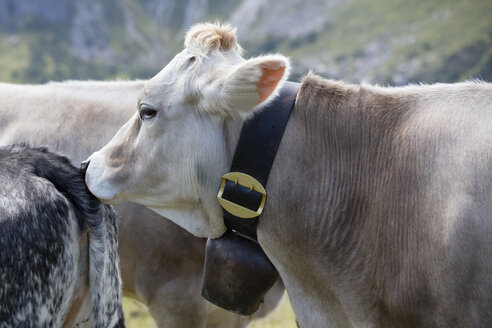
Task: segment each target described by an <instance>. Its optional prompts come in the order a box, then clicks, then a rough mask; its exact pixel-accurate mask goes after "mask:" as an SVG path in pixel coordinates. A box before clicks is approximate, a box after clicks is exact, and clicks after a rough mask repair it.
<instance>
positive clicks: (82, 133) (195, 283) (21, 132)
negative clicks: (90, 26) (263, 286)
mask: <svg viewBox="0 0 492 328" xmlns="http://www.w3.org/2000/svg"><path fill="white" fill-rule="evenodd" d="M143 85H144V81H128V82H121V81H107V82H98V81H67V82H61V83H48V84H45V85H14V84H6V83H0V99H2V101H1V102H0V145H8V144H12V143H18V142H29V143H30V144H33V145H47V146H49V147H50V148H51V149H54V150H56V151H58V152H61V153H63V154H65V155H66V156H68V157H69V158H70V159H71V160H72V161H73V162H74V163H80V162H81V161H82V160H83V159H85V158H87V156H88V155H90V154H91V153H92V152H93V151H94V150H96V149H98V148H99V147H101V146H103V145H104V143H105V142H107V141H108V140H109V139H110V138H111V136H112V135H113V134H114V133H115V132H116V131H117V129H118V128H119V127H120V126H121V125H122V124H123V123H124V122H125V121H126V120H128V119H129V118H130V117H131V116H132V115H133V114H134V112H135V108H136V98H137V96H138V94H139V92H140V90H141V88H142V86H143ZM115 210H116V211H117V212H118V213H120V216H119V237H118V238H119V255H120V263H121V276H122V280H123V293H124V295H125V296H129V297H131V298H133V299H135V300H138V301H140V302H142V303H144V304H145V305H147V307H148V309H149V312H150V313H151V315H152V316H153V318H154V319H155V320H156V323H157V325H158V326H159V327H179V328H182V327H200V326H205V325H207V326H210V327H237V326H238V325H239V326H245V325H246V324H247V323H248V322H249V321H250V320H251V318H250V317H244V316H238V315H235V314H232V313H229V312H227V311H225V310H222V309H220V308H217V307H215V306H212V305H211V304H210V303H208V302H207V301H206V300H204V299H203V298H202V296H201V294H200V291H201V279H202V278H201V277H202V271H203V262H204V253H205V241H204V240H202V239H199V238H196V237H193V236H192V235H191V234H190V233H188V232H187V231H185V230H184V229H182V228H180V227H179V226H177V225H175V224H174V223H172V222H170V221H168V220H164V219H163V218H162V217H161V216H160V215H158V214H156V213H154V212H153V211H151V210H149V209H147V208H145V207H143V206H140V205H136V204H131V203H125V204H121V205H118V206H116V207H115ZM283 291H284V288H283V285H282V283H281V282H279V283H278V284H277V285H276V287H275V288H274V290H272V292H271V293H270V294H269V295H267V299H266V301H265V303H264V305H262V309H261V310H260V311H259V312H258V313H257V314H255V317H262V316H265V315H267V314H268V313H269V312H271V311H272V310H273V309H274V308H275V307H276V305H277V304H278V303H279V301H280V300H281V298H282V295H283Z"/></svg>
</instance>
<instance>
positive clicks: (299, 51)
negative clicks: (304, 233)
mask: <svg viewBox="0 0 492 328" xmlns="http://www.w3.org/2000/svg"><path fill="white" fill-rule="evenodd" d="M491 17H492V1H490V0H411V1H409V0H386V1H385V0H345V1H341V0H104V1H99V0H84V1H80V0H79V1H76V0H63V1H60V0H0V81H3V82H15V83H44V82H47V81H52V80H54V81H60V80H66V79H81V80H85V79H95V80H109V79H147V78H150V77H152V76H153V75H155V74H156V73H157V72H158V71H159V70H160V69H161V68H162V67H163V66H164V65H165V64H166V63H167V62H168V61H169V60H170V59H171V58H172V57H173V56H174V54H175V53H177V52H178V51H180V50H181V49H182V47H183V37H184V34H185V33H186V31H187V30H188V29H189V27H190V26H191V25H192V24H193V23H195V22H200V21H215V20H220V21H223V22H230V23H231V24H233V25H235V26H237V28H238V36H239V41H240V43H241V45H242V46H243V48H244V49H245V50H246V56H247V57H249V56H255V55H259V54H263V53H271V52H279V53H282V54H284V55H288V56H290V57H291V58H292V62H293V75H292V77H291V80H294V81H295V80H298V79H300V78H301V77H302V76H303V75H304V74H305V73H306V72H307V71H309V70H313V71H314V72H316V73H318V74H321V75H322V76H324V77H325V78H332V79H339V80H344V81H347V82H354V83H360V82H367V83H378V84H383V85H403V84H407V83H418V82H426V83H431V82H456V81H462V80H466V79H481V80H486V81H492V19H491ZM125 312H126V317H127V325H128V326H129V327H130V328H131V327H155V325H154V323H153V321H152V319H151V318H150V316H149V315H148V313H147V312H146V310H145V308H144V307H143V306H140V305H137V304H135V303H133V302H132V301H130V300H129V299H125ZM253 327H255V328H259V327H295V322H294V316H293V314H292V312H291V310H290V307H289V304H288V301H287V302H285V303H284V304H283V306H282V308H281V310H280V311H278V312H277V313H275V315H274V317H271V318H269V319H267V320H264V321H262V322H256V323H254V325H253Z"/></svg>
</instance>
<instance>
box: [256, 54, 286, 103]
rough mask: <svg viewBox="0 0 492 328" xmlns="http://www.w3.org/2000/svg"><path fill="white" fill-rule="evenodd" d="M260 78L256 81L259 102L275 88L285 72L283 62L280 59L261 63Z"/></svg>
mask: <svg viewBox="0 0 492 328" xmlns="http://www.w3.org/2000/svg"><path fill="white" fill-rule="evenodd" d="M261 71H262V75H261V79H260V80H259V81H258V82H257V83H256V87H257V89H258V95H259V96H260V102H259V104H261V103H262V102H263V101H265V99H267V98H268V97H269V96H270V95H271V94H272V92H273V90H275V87H276V86H277V84H278V82H279V81H280V80H281V79H282V76H284V72H285V64H284V63H283V62H281V61H268V62H265V63H263V64H262V65H261Z"/></svg>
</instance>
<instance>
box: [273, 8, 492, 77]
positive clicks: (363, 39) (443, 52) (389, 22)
mask: <svg viewBox="0 0 492 328" xmlns="http://www.w3.org/2000/svg"><path fill="white" fill-rule="evenodd" d="M491 14H492V1H487V0H471V1H463V0H447V1H440V0H415V1H407V0H392V1H386V0H352V1H350V2H346V3H345V4H344V5H341V6H339V7H338V8H337V9H336V10H335V11H334V12H332V13H327V15H330V16H331V17H332V22H331V23H330V24H329V25H328V26H326V29H325V31H324V32H323V33H322V34H319V35H317V36H316V37H315V38H314V41H313V42H310V43H307V44H304V45H301V46H300V47H292V45H297V44H298V42H296V43H294V44H293V43H292V42H283V43H281V44H280V51H281V52H285V53H288V54H289V55H291V56H292V57H293V58H305V57H308V56H311V57H312V58H313V60H317V61H322V62H323V61H324V62H326V63H329V64H330V65H335V66H336V65H339V66H340V67H339V69H340V70H342V69H344V70H347V68H346V66H347V65H349V66H350V64H353V63H354V62H355V63H357V61H371V60H372V59H374V60H376V59H377V58H370V56H371V54H370V53H368V51H367V49H366V48H365V47H366V46H367V45H369V44H371V43H374V44H375V45H376V46H377V47H379V48H380V49H382V50H381V52H380V53H379V54H378V56H381V57H384V56H385V55H387V54H389V56H390V58H389V60H387V61H384V63H383V65H381V66H378V67H377V70H376V71H374V72H371V74H372V75H374V76H376V77H377V78H378V79H379V80H381V81H383V82H388V81H391V79H392V75H393V74H394V72H395V71H397V70H398V69H400V70H401V68H400V67H402V66H404V65H405V64H406V63H410V62H412V60H413V61H418V62H419V69H417V70H415V71H405V70H404V71H403V72H402V74H407V75H408V79H409V80H411V81H415V80H423V81H437V80H441V81H444V82H453V81H456V80H460V79H465V78H469V77H470V76H473V75H475V76H476V75H481V76H482V77H483V78H486V79H488V80H492V72H491V64H492V61H491V51H492V50H491V49H492V47H491V44H492V41H491V38H492V20H491V19H490V17H491ZM378 41H379V43H378ZM368 57H369V58H368ZM347 58H348V59H351V60H347ZM348 71H349V73H351V72H350V67H349V68H348ZM359 78H361V77H359Z"/></svg>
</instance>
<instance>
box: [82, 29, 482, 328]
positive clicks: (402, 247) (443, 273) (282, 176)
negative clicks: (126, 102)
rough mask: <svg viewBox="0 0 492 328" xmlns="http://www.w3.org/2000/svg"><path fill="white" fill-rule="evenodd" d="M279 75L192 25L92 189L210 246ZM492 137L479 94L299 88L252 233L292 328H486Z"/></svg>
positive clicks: (227, 33)
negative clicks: (223, 197) (236, 168)
mask: <svg viewBox="0 0 492 328" xmlns="http://www.w3.org/2000/svg"><path fill="white" fill-rule="evenodd" d="M288 71H289V61H288V59H287V58H285V57H282V56H280V55H275V56H261V57H257V58H252V59H248V60H245V59H244V58H242V57H241V48H240V46H239V45H238V44H236V41H235V32H234V29H233V28H232V27H230V26H221V25H212V24H198V25H197V26H195V27H193V28H192V29H191V30H190V32H189V33H188V34H187V37H186V41H185V49H184V50H183V51H182V52H181V53H179V54H178V55H176V57H175V58H174V59H173V60H172V61H171V62H170V63H169V64H168V65H167V66H166V67H165V68H164V69H163V70H162V71H161V72H160V73H158V74H157V75H156V76H155V77H154V78H152V79H151V80H150V81H149V82H148V83H146V85H145V86H144V87H143V89H142V92H141V94H140V96H139V116H134V117H133V118H132V119H130V121H128V122H127V123H126V124H125V125H123V127H122V128H121V129H120V131H119V132H118V133H117V134H116V135H115V136H114V137H113V139H112V140H111V141H110V142H109V143H108V144H107V145H106V146H104V147H103V148H102V149H101V150H99V151H98V152H96V153H94V154H93V155H91V157H90V164H89V167H88V170H87V174H86V182H87V184H88V187H89V189H90V190H91V191H92V192H93V193H94V194H95V195H96V196H97V197H99V198H100V199H102V200H104V201H106V202H108V203H118V202H120V201H122V200H130V201H134V202H137V203H140V204H144V205H146V206H148V207H149V208H152V209H153V210H154V211H156V212H158V213H160V214H162V215H164V216H166V217H167V218H169V219H171V220H173V221H174V222H177V223H178V224H180V225H181V226H183V227H185V228H186V229H187V230H189V231H190V232H193V233H194V234H195V235H197V236H203V237H212V238H217V237H219V236H220V235H221V234H222V233H223V232H224V231H225V226H224V223H223V220H222V215H221V214H222V209H221V208H220V206H219V204H218V202H217V200H216V198H215V196H216V194H217V189H218V187H217V186H218V182H219V181H220V179H221V176H222V175H223V174H224V173H226V172H227V168H228V167H229V165H230V162H231V159H232V156H233V153H234V148H235V145H236V143H237V140H238V136H239V132H240V130H241V127H242V124H243V122H244V121H245V120H247V119H249V118H251V117H252V115H253V114H254V113H255V112H257V111H260V110H262V108H263V106H265V105H266V104H268V102H269V101H270V100H271V99H272V97H275V95H277V93H278V89H279V88H280V87H281V86H282V83H283V81H284V80H285V79H286V76H287V75H288ZM491 127H492V85H491V84H488V83H480V82H465V83H458V84H453V85H446V84H437V85H420V86H407V87H401V88H381V87H373V86H367V85H352V84H346V83H343V82H335V81H327V80H324V79H322V78H320V77H317V76H315V75H309V76H307V77H306V78H305V79H304V80H303V82H302V84H301V86H300V89H299V91H298V94H297V97H296V102H295V105H294V108H293V110H292V113H291V116H290V118H289V122H288V124H287V127H286V130H285V133H284V136H283V139H282V142H281V144H280V147H279V149H278V152H277V155H276V158H275V161H274V164H273V167H272V170H271V172H270V176H269V179H268V185H267V186H266V187H267V204H266V207H265V209H264V212H263V214H262V215H261V217H260V219H259V224H258V228H257V233H258V241H259V243H260V245H261V246H262V248H263V250H264V251H265V253H266V254H267V255H268V257H269V258H270V259H271V261H272V262H273V264H274V265H275V267H276V268H277V269H278V271H279V273H280V276H281V278H282V279H283V280H284V283H285V285H286V289H287V292H288V293H289V296H290V299H291V302H292V305H293V308H294V311H295V313H296V317H297V319H298V321H299V323H300V326H301V327H487V326H490V324H491V322H492V311H491V309H492V296H491V293H490V292H491V291H492V259H491V258H490V254H492V244H491V242H490V241H491V240H492V146H491V145H492V133H491ZM258 146H261V145H258ZM239 183H240V182H239Z"/></svg>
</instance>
